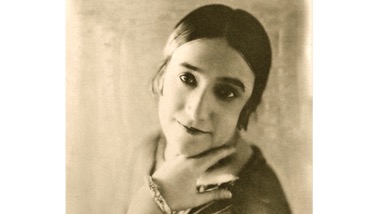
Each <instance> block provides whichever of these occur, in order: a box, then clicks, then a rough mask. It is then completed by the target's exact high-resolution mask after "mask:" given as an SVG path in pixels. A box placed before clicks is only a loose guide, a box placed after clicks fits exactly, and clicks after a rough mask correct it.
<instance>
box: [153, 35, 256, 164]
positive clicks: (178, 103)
mask: <svg viewBox="0 0 383 214" xmlns="http://www.w3.org/2000/svg"><path fill="white" fill-rule="evenodd" d="M163 78H164V79H163V90H162V92H163V93H162V95H161V96H160V98H159V118H160V123H161V127H162V130H163V132H164V134H165V137H166V140H167V144H166V155H180V154H181V155H185V156H188V157H191V156H195V155H198V154H200V153H202V152H205V151H207V150H209V149H212V148H216V147H219V146H222V145H224V144H230V143H231V139H232V138H233V137H234V134H235V132H236V127H237V122H238V118H239V115H240V113H241V111H242V109H243V107H244V105H245V104H246V102H247V100H248V99H249V98H250V95H251V92H252V89H253V84H254V79H255V76H254V73H253V72H252V71H251V69H250V67H249V66H248V65H247V63H246V62H245V60H244V59H243V58H242V57H241V55H240V54H239V53H238V52H237V51H236V50H235V49H233V48H232V47H230V46H229V45H228V43H227V41H226V40H224V39H198V40H193V41H191V42H188V43H186V44H184V45H182V46H180V47H179V48H177V49H176V50H175V51H174V52H173V55H172V57H171V59H170V61H169V63H168V65H167V68H166V71H165V74H164V77H163Z"/></svg>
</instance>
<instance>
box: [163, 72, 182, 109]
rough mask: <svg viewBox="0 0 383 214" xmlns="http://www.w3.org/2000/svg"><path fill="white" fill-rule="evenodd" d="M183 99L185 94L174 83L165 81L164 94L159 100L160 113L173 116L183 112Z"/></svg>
mask: <svg viewBox="0 0 383 214" xmlns="http://www.w3.org/2000/svg"><path fill="white" fill-rule="evenodd" d="M183 97H184V93H182V91H181V90H179V88H178V87H177V85H176V84H175V83H174V81H170V80H167V79H165V81H164V87H163V93H162V95H161V96H160V99H159V110H160V112H159V113H160V114H172V113H174V112H176V111H179V110H181V109H182V108H183V105H184V101H183V99H182V98H183ZM160 116H161V115H160Z"/></svg>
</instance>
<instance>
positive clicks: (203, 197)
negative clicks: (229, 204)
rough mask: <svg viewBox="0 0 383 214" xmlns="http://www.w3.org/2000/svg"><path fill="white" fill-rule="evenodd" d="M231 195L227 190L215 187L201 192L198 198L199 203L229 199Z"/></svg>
mask: <svg viewBox="0 0 383 214" xmlns="http://www.w3.org/2000/svg"><path fill="white" fill-rule="evenodd" d="M231 197H232V194H231V192H230V191H229V190H226V189H217V190H214V191H210V192H205V193H201V194H200V197H199V200H200V203H201V204H205V203H208V202H212V201H216V200H224V199H230V198H231Z"/></svg>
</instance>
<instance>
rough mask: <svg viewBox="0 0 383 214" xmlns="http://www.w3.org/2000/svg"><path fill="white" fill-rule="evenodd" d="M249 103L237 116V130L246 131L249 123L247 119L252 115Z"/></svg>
mask: <svg viewBox="0 0 383 214" xmlns="http://www.w3.org/2000/svg"><path fill="white" fill-rule="evenodd" d="M250 106H251V105H250V104H249V102H247V103H246V105H245V106H244V107H243V109H242V111H241V114H240V115H239V118H238V123H237V129H238V130H242V129H243V130H245V131H246V130H247V125H248V123H249V118H250V115H251V113H253V110H252V109H251V108H250Z"/></svg>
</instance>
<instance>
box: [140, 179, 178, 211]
mask: <svg viewBox="0 0 383 214" xmlns="http://www.w3.org/2000/svg"><path fill="white" fill-rule="evenodd" d="M145 181H146V184H147V185H148V187H149V189H150V191H151V192H152V196H153V199H154V201H155V202H156V204H157V205H158V207H159V208H160V209H161V210H162V212H164V213H166V214H176V213H177V212H175V211H172V210H171V209H170V207H169V205H168V204H167V203H166V201H165V199H164V197H163V196H162V195H161V193H160V191H159V190H158V186H157V184H156V183H154V181H153V178H152V176H150V175H148V176H146V179H145Z"/></svg>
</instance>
